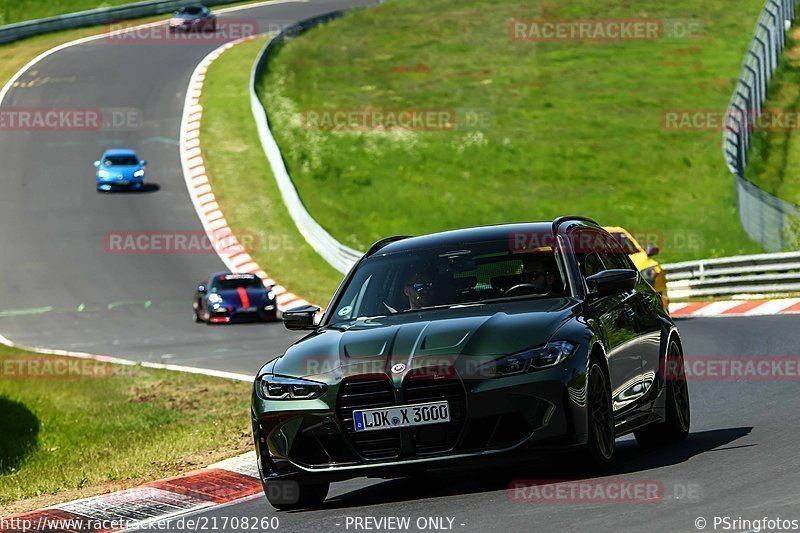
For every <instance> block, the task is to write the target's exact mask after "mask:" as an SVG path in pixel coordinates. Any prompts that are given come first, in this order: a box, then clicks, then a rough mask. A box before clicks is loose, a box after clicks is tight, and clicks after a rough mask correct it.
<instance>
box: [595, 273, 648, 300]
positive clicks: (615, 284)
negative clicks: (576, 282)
mask: <svg viewBox="0 0 800 533" xmlns="http://www.w3.org/2000/svg"><path fill="white" fill-rule="evenodd" d="M638 279H639V273H638V272H636V271H635V270H627V269H615V270H604V271H602V272H598V273H597V274H595V275H593V276H589V277H588V278H586V284H587V285H588V286H589V292H590V293H591V294H592V295H593V296H597V297H601V296H609V295H611V294H619V293H621V292H628V291H632V290H633V289H634V287H636V281H637V280H638Z"/></svg>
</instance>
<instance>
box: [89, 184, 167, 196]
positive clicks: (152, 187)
mask: <svg viewBox="0 0 800 533" xmlns="http://www.w3.org/2000/svg"><path fill="white" fill-rule="evenodd" d="M160 190H161V186H160V185H159V184H158V183H145V184H144V185H142V186H141V187H140V188H139V189H125V190H118V191H97V192H99V193H103V194H145V193H153V192H158V191H160Z"/></svg>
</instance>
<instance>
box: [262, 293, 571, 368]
mask: <svg viewBox="0 0 800 533" xmlns="http://www.w3.org/2000/svg"><path fill="white" fill-rule="evenodd" d="M580 305H581V304H580V302H579V301H578V300H575V299H573V298H548V299H543V300H526V301H517V302H513V303H511V302H507V303H503V304H487V305H480V306H474V307H460V308H455V309H453V308H449V309H437V310H427V311H422V312H416V313H415V312H409V313H400V314H396V315H388V316H385V317H378V318H374V319H370V320H359V321H356V322H353V323H351V324H352V326H350V327H346V328H341V327H333V326H328V327H325V328H321V329H320V330H318V331H316V332H315V333H313V334H311V335H309V336H307V337H305V338H303V339H302V340H300V341H298V342H297V343H295V344H294V345H293V346H292V347H291V348H289V349H288V350H287V351H286V353H285V354H284V355H282V356H281V357H279V358H278V359H276V360H274V361H272V362H270V363H269V364H270V365H273V366H272V367H271V369H270V371H271V372H274V373H275V374H281V375H285V376H293V377H306V378H309V379H317V380H320V381H335V380H338V379H341V378H343V377H346V376H350V375H366V374H376V373H377V374H385V373H388V372H389V371H391V369H392V367H394V366H395V365H404V368H408V369H413V368H425V367H431V366H439V367H441V366H442V365H451V364H452V365H460V364H463V363H464V361H465V360H467V359H469V360H470V362H471V363H473V364H472V365H470V366H471V367H472V368H475V364H480V363H482V362H485V361H489V360H491V359H495V358H496V357H497V356H499V355H506V354H512V353H516V352H519V351H523V350H526V349H528V348H532V347H535V346H540V345H542V344H545V343H547V342H548V341H549V340H550V339H551V337H552V336H553V334H554V333H555V332H556V330H558V329H559V328H560V327H561V326H562V325H564V323H565V322H567V321H568V320H570V319H571V318H573V317H574V316H575V313H576V309H577V308H578V307H579V306H580ZM266 368H267V365H265V367H264V369H262V372H263V371H266ZM401 371H402V370H401Z"/></svg>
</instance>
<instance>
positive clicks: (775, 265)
mask: <svg viewBox="0 0 800 533" xmlns="http://www.w3.org/2000/svg"><path fill="white" fill-rule="evenodd" d="M662 266H663V267H664V270H665V272H666V273H667V291H668V293H669V297H670V299H672V300H678V299H686V298H694V297H707V296H740V297H743V298H757V297H761V296H769V295H785V294H789V293H798V292H800V252H786V253H778V254H760V255H739V256H734V257H723V258H719V259H704V260H702V261H687V262H684V263H673V264H668V265H662Z"/></svg>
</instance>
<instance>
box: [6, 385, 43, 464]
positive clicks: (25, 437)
mask: <svg viewBox="0 0 800 533" xmlns="http://www.w3.org/2000/svg"><path fill="white" fill-rule="evenodd" d="M0 431H2V434H3V438H2V439H0V474H9V473H11V472H13V471H14V470H15V469H17V468H18V467H19V465H20V463H22V461H24V460H25V457H26V456H27V455H28V454H29V453H30V452H32V451H33V450H34V449H35V448H36V441H37V437H38V436H39V419H38V418H36V415H34V414H33V413H32V412H31V411H30V410H29V409H28V408H27V407H25V405H24V404H21V403H20V402H15V401H13V400H9V399H8V398H5V397H2V396H0Z"/></svg>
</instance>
